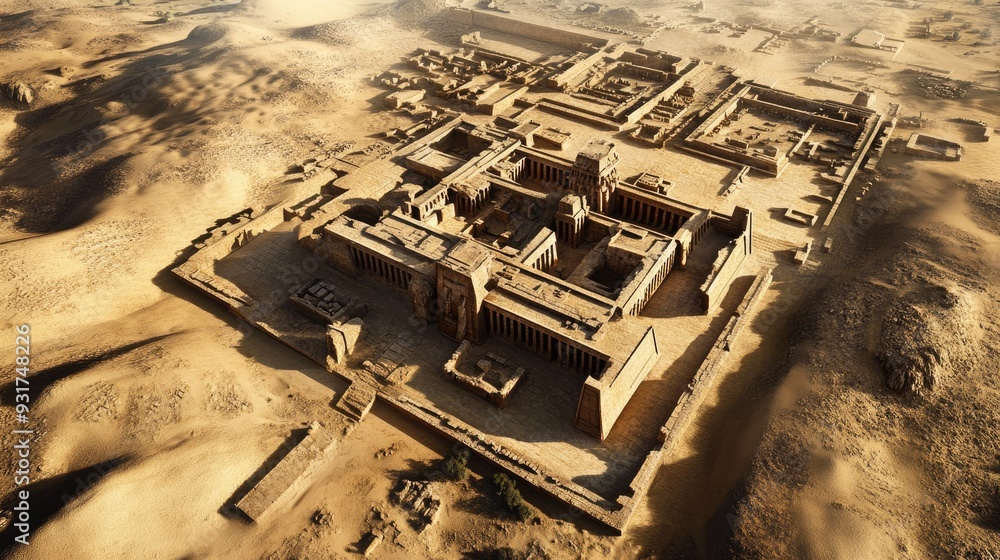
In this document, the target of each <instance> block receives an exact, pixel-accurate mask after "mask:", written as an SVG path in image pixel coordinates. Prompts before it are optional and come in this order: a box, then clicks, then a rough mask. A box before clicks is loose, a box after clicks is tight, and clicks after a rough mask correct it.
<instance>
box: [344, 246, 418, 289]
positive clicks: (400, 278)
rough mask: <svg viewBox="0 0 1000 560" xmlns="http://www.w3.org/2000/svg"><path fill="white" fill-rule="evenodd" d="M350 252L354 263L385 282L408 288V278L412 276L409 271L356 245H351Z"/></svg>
mask: <svg viewBox="0 0 1000 560" xmlns="http://www.w3.org/2000/svg"><path fill="white" fill-rule="evenodd" d="M351 253H352V254H353V256H354V262H355V263H357V264H359V265H360V266H361V268H363V269H365V270H366V271H368V272H370V273H372V274H374V275H375V276H376V277H378V278H380V279H382V281H384V282H385V283H387V284H389V285H391V286H395V287H397V288H400V289H403V290H406V289H409V287H410V278H411V277H412V275H411V274H410V273H409V272H407V271H405V270H403V269H401V268H399V267H398V266H395V265H393V264H392V263H389V262H386V261H384V260H382V259H380V258H378V257H376V256H374V255H372V254H370V253H368V252H367V251H364V250H361V249H358V248H357V247H353V246H352V247H351Z"/></svg>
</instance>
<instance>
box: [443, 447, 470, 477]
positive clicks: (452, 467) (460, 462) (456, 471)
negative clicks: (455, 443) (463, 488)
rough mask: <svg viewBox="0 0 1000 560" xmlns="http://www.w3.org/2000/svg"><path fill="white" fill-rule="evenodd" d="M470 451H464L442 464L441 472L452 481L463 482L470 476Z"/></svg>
mask: <svg viewBox="0 0 1000 560" xmlns="http://www.w3.org/2000/svg"><path fill="white" fill-rule="evenodd" d="M468 463H469V450H468V449H462V450H461V451H459V452H458V453H455V454H454V455H451V456H449V457H448V458H447V459H445V460H444V461H443V462H442V463H441V472H443V473H444V475H445V476H447V477H448V478H450V479H452V480H458V481H462V480H465V479H466V478H467V477H468V476H469V468H468V466H467V465H468Z"/></svg>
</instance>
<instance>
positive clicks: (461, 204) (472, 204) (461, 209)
mask: <svg viewBox="0 0 1000 560" xmlns="http://www.w3.org/2000/svg"><path fill="white" fill-rule="evenodd" d="M489 195H490V190H489V189H483V190H481V191H479V192H478V193H476V195H475V196H474V197H471V198H470V197H467V196H465V195H464V194H461V193H459V194H456V195H455V210H456V211H457V212H458V213H459V214H464V215H468V214H475V213H476V212H479V210H480V209H481V208H482V207H483V204H485V203H486V199H488V198H489Z"/></svg>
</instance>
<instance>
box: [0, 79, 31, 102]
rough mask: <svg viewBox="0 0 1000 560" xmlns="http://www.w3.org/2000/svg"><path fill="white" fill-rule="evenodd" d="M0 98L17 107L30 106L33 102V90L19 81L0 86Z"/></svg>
mask: <svg viewBox="0 0 1000 560" xmlns="http://www.w3.org/2000/svg"><path fill="white" fill-rule="evenodd" d="M0 96H2V97H3V98H4V99H6V100H9V101H13V102H14V103H17V104H19V105H31V104H32V103H34V102H35V90H33V89H31V86H29V85H28V84H26V83H24V82H22V81H20V80H15V81H11V82H7V83H6V84H3V85H0Z"/></svg>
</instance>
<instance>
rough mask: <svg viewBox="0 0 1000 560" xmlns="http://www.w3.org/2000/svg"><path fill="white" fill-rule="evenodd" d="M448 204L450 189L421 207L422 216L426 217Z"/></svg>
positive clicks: (444, 190) (442, 190)
mask: <svg viewBox="0 0 1000 560" xmlns="http://www.w3.org/2000/svg"><path fill="white" fill-rule="evenodd" d="M447 202H448V189H441V192H440V193H438V195H437V196H435V197H434V198H432V199H431V200H428V201H427V202H425V203H424V204H423V205H422V206H421V207H420V216H421V217H424V216H427V215H428V214H430V213H431V212H433V211H434V210H437V209H438V208H441V207H442V206H444V205H445V204H446V203H447Z"/></svg>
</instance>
